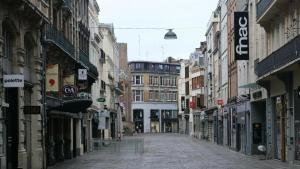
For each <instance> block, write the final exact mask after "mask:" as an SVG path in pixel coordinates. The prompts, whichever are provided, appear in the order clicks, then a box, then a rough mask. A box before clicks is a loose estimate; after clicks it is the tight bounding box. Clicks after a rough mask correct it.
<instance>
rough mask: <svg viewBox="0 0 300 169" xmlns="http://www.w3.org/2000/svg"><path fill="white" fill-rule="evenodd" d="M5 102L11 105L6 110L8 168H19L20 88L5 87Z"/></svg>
mask: <svg viewBox="0 0 300 169" xmlns="http://www.w3.org/2000/svg"><path fill="white" fill-rule="evenodd" d="M5 96H6V98H5V102H6V103H8V104H9V107H8V108H6V109H5V110H4V113H5V115H6V119H7V121H6V126H7V127H6V133H7V137H6V145H7V146H6V152H7V156H6V162H7V168H8V169H15V168H18V145H19V116H18V114H19V111H18V107H19V103H18V89H17V88H7V89H5Z"/></svg>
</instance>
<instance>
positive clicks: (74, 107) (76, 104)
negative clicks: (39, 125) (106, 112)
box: [47, 97, 93, 113]
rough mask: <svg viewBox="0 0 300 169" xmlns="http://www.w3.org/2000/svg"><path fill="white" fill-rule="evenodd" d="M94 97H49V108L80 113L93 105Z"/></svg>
mask: <svg viewBox="0 0 300 169" xmlns="http://www.w3.org/2000/svg"><path fill="white" fill-rule="evenodd" d="M92 103H93V101H92V99H81V98H76V99H71V100H62V99H55V98H53V97H47V108H48V109H49V110H58V111H62V112H70V113H78V112H86V109H87V108H88V107H90V106H91V105H92Z"/></svg>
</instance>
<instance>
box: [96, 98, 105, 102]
mask: <svg viewBox="0 0 300 169" xmlns="http://www.w3.org/2000/svg"><path fill="white" fill-rule="evenodd" d="M97 101H98V102H105V98H98V99H97Z"/></svg>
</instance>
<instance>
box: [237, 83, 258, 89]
mask: <svg viewBox="0 0 300 169" xmlns="http://www.w3.org/2000/svg"><path fill="white" fill-rule="evenodd" d="M239 88H241V89H253V90H255V89H259V88H261V86H260V85H258V84H257V83H248V84H245V85H241V86H239Z"/></svg>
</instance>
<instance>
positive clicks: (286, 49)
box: [255, 35, 300, 78]
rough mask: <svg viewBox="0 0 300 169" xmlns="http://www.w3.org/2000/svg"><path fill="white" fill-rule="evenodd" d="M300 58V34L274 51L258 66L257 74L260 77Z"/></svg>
mask: <svg viewBox="0 0 300 169" xmlns="http://www.w3.org/2000/svg"><path fill="white" fill-rule="evenodd" d="M299 59H300V35H298V36H297V37H296V38H294V39H293V40H291V41H290V42H288V43H286V44H285V45H284V46H282V47H281V48H279V49H278V50H276V51H274V52H273V53H272V54H270V55H269V56H267V57H266V58H265V59H263V60H262V61H260V62H259V63H258V64H257V66H256V70H255V71H256V72H257V76H258V77H259V78H260V77H262V76H265V75H267V74H271V73H274V72H275V71H277V70H279V69H282V68H283V67H285V66H286V65H287V64H289V63H291V62H293V61H296V60H299Z"/></svg>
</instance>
